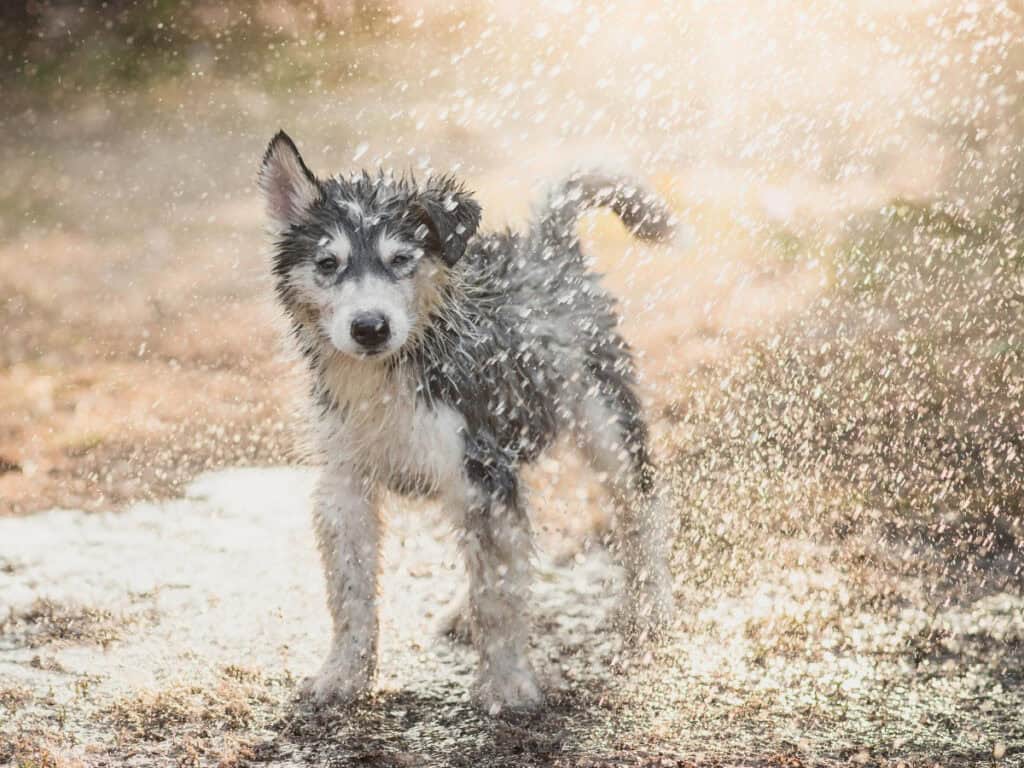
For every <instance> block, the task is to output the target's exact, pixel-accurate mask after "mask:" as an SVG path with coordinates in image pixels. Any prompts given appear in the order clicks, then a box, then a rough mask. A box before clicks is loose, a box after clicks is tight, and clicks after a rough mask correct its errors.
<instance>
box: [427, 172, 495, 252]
mask: <svg viewBox="0 0 1024 768" xmlns="http://www.w3.org/2000/svg"><path fill="white" fill-rule="evenodd" d="M413 211H414V212H415V213H416V215H417V216H418V218H419V220H420V223H421V224H422V225H423V226H425V227H426V229H427V236H426V246H427V251H428V252H433V253H436V254H437V255H439V256H440V257H441V260H442V261H443V262H444V263H445V264H447V265H448V266H449V267H450V266H452V265H453V264H455V263H456V262H457V261H458V260H459V259H461V258H462V256H463V254H465V252H466V245H467V244H468V243H469V240H470V238H471V237H473V235H474V234H475V233H476V229H477V227H478V226H480V205H479V204H478V203H477V201H476V200H474V199H473V195H472V194H470V193H469V192H467V191H466V189H465V188H464V187H463V186H462V185H461V184H460V183H459V182H457V181H456V180H455V179H453V178H452V177H450V176H443V177H441V178H438V179H431V180H430V181H428V182H427V184H426V186H425V187H424V188H423V189H422V190H421V191H420V192H418V193H417V194H416V197H415V198H414V199H413Z"/></svg>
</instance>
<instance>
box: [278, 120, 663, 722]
mask: <svg viewBox="0 0 1024 768" xmlns="http://www.w3.org/2000/svg"><path fill="white" fill-rule="evenodd" d="M259 186H260V189H261V190H262V193H263V196H264V199H265V202H266V208H267V212H268V214H269V218H270V222H271V225H272V228H273V232H274V235H275V238H276V242H275V247H274V252H273V275H274V279H275V287H276V293H277V298H278V299H279V301H280V303H281V306H282V307H283V308H284V310H285V312H286V314H287V316H288V318H289V320H290V324H291V332H292V336H293V339H294V343H295V345H296V346H297V349H298V351H299V353H301V356H302V358H303V359H304V360H305V361H306V364H307V365H308V369H309V373H310V382H311V393H312V399H313V404H314V406H315V419H314V421H315V424H314V433H315V441H316V443H317V449H318V451H319V453H320V454H321V455H322V458H323V461H324V467H323V471H322V474H321V476H320V480H319V484H318V486H317V490H316V494H315V510H314V516H315V528H316V535H317V540H318V542H319V549H320V554H321V557H322V560H323V566H324V573H325V576H326V579H327V595H328V607H329V609H330V614H331V618H332V620H333V640H332V643H331V648H330V652H329V653H328V656H327V659H326V661H325V662H324V664H323V667H322V669H321V670H320V672H319V674H318V675H317V676H316V677H315V678H312V680H311V681H310V682H309V683H308V686H307V693H308V694H309V695H310V696H311V697H312V698H313V699H314V700H315V702H317V703H319V704H326V703H338V702H346V701H349V700H350V699H352V698H353V697H355V696H357V695H358V694H360V693H361V692H363V691H365V690H366V689H367V688H368V687H369V686H370V685H371V683H372V679H373V675H374V672H375V668H376V659H377V632H378V624H377V611H376V607H375V602H376V595H377V571H378V567H379V563H378V557H379V555H378V549H379V541H380V533H381V525H380V519H379V516H380V500H381V496H382V493H383V492H384V491H387V490H390V491H393V492H397V493H400V494H407V495H415V496H420V497H427V498H434V499H438V500H440V501H441V503H442V504H443V506H444V508H445V509H446V510H447V511H448V512H449V513H450V515H451V519H452V521H453V524H454V525H455V528H456V530H457V531H458V532H459V544H460V546H461V550H462V553H463V554H464V556H465V562H466V569H467V571H468V575H469V589H468V601H467V603H468V604H467V607H466V610H467V611H468V619H469V624H470V626H471V628H472V632H471V635H472V637H473V639H474V644H475V646H476V648H477V650H478V652H479V656H480V666H479V675H478V680H477V687H476V696H477V699H478V701H479V703H480V704H481V705H482V706H483V708H484V709H485V710H487V711H488V712H490V713H491V714H496V713H497V712H498V711H500V710H502V709H505V708H512V709H517V708H529V707H534V706H537V705H538V704H540V703H541V702H542V693H541V689H540V687H539V685H538V683H537V678H536V675H535V673H534V670H533V667H532V666H531V664H530V660H529V656H528V653H527V648H528V620H527V599H528V592H529V577H530V555H531V541H530V532H529V526H528V521H527V515H526V511H525V509H524V506H523V494H522V491H521V483H520V479H519V474H520V469H521V468H522V467H523V466H524V465H525V464H528V463H529V462H532V461H534V460H536V459H537V457H538V456H539V455H540V454H541V452H542V451H543V450H544V449H545V448H546V447H548V446H549V445H551V443H552V442H553V441H554V440H555V439H556V438H557V437H558V436H559V435H561V434H563V433H566V434H569V435H571V436H572V437H573V438H574V440H575V442H576V443H577V445H579V447H580V448H581V449H582V451H583V453H584V455H585V456H586V458H587V459H588V461H589V463H590V464H591V465H592V466H593V468H594V469H595V470H596V471H597V472H598V473H599V474H600V476H601V477H602V478H604V482H605V483H606V484H607V487H608V489H609V491H610V493H611V496H612V498H613V499H614V500H615V504H616V526H615V530H616V535H617V539H618V540H617V547H616V549H617V552H618V556H619V557H620V559H621V561H622V565H623V566H624V570H625V573H626V582H627V590H628V594H627V596H626V599H625V601H624V606H625V608H624V611H623V614H624V616H625V622H626V624H627V625H628V627H629V628H630V629H631V630H632V631H633V632H643V631H645V630H648V629H653V628H657V627H659V626H662V625H664V624H665V623H666V622H667V621H668V619H669V615H670V610H671V605H672V593H671V577H670V574H669V569H668V559H669V549H670V543H669V536H668V535H667V533H666V527H665V523H666V521H665V520H664V519H663V515H662V511H663V505H662V503H661V496H660V494H659V493H658V491H657V488H656V483H655V479H656V478H655V471H654V468H653V465H652V463H651V458H650V455H649V453H648V445H647V442H648V441H647V429H646V426H645V423H644V419H643V416H642V414H641V407H640V402H639V400H638V397H637V394H636V391H635V373H634V363H633V359H632V355H631V352H630V348H629V346H628V345H627V344H626V342H625V341H624V340H623V338H622V337H621V336H620V335H619V333H618V331H617V330H616V326H617V324H618V318H617V317H616V313H615V302H614V300H613V299H612V298H611V297H610V296H609V295H608V294H606V293H605V291H604V290H603V289H602V288H601V286H600V284H599V282H598V277H597V275H595V274H593V273H591V272H588V271H587V268H586V260H585V257H584V254H583V253H582V251H581V249H580V242H579V238H578V235H577V232H576V224H577V218H578V216H579V215H580V213H581V212H583V211H585V210H587V209H589V208H595V207H602V206H604V207H609V208H610V209H611V210H613V211H614V212H615V213H616V214H617V215H618V216H619V218H620V219H621V220H622V222H623V223H624V224H625V225H626V226H627V227H628V228H629V229H630V230H631V231H632V232H633V233H634V234H635V235H636V236H638V237H640V238H642V239H645V240H651V241H661V240H665V239H667V238H668V237H669V236H670V235H671V232H672V218H671V216H670V214H669V211H668V210H667V209H666V207H665V206H664V205H663V204H662V203H661V202H660V201H659V200H657V199H656V198H655V197H653V196H652V195H650V194H648V193H646V192H644V191H642V190H641V189H640V188H639V187H638V186H637V185H635V184H632V183H629V182H628V181H626V180H623V179H618V178H610V177H606V176H602V175H599V174H577V175H573V176H571V177H569V178H568V179H567V180H565V181H564V182H563V183H561V184H560V185H558V186H556V187H555V188H554V189H553V190H552V191H551V193H550V194H549V195H548V197H547V199H546V201H545V202H544V204H543V205H542V206H541V207H540V208H539V210H538V211H537V212H536V214H535V216H534V218H533V221H532V224H531V225H530V227H529V229H528V230H527V231H526V232H525V233H523V234H516V233H512V232H508V231H506V232H496V233H487V234H482V233H478V231H477V227H478V224H479V222H480V206H479V204H478V203H477V202H476V200H474V199H473V196H472V195H471V193H470V192H468V191H467V190H466V189H465V187H464V186H462V185H461V184H460V183H459V182H457V181H456V180H455V179H453V178H451V177H448V176H442V177H433V178H428V179H426V180H424V181H422V182H421V183H417V182H416V181H415V180H413V179H411V178H393V177H390V176H386V175H384V174H380V175H377V176H370V175H367V174H366V173H365V172H364V173H362V174H361V175H355V176H350V177H344V176H337V177H333V178H325V179H320V178H318V177H317V176H315V175H314V174H313V172H312V171H310V169H309V168H308V167H307V166H306V164H305V162H303V159H302V157H301V156H300V154H299V152H298V150H297V148H296V146H295V144H294V143H293V142H292V140H291V139H290V138H289V137H288V136H287V135H286V134H285V133H283V132H281V133H278V134H277V135H276V136H275V137H274V138H273V140H272V141H271V142H270V145H269V146H268V147H267V150H266V154H265V155H264V157H263V161H262V163H261V165H260V170H259Z"/></svg>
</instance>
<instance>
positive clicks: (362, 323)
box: [352, 312, 391, 350]
mask: <svg viewBox="0 0 1024 768" xmlns="http://www.w3.org/2000/svg"><path fill="white" fill-rule="evenodd" d="M352 338H353V339H355V341H356V343H357V344H360V345H361V346H363V347H366V349H368V350H372V349H375V348H376V347H380V346H383V345H384V344H385V343H386V342H387V340H388V339H389V338H391V328H390V327H389V326H388V318H387V316H386V315H384V314H383V313H381V312H363V313H361V314H358V315H356V316H355V317H354V318H353V319H352Z"/></svg>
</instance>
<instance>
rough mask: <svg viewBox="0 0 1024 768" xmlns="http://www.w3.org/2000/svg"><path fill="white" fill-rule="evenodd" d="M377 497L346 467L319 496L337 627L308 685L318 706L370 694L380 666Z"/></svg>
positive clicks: (318, 524)
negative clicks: (378, 642)
mask: <svg viewBox="0 0 1024 768" xmlns="http://www.w3.org/2000/svg"><path fill="white" fill-rule="evenodd" d="M375 502H376V493H375V492H374V489H373V488H371V487H370V486H369V485H368V484H366V483H365V482H364V481H363V480H362V479H361V477H360V476H359V475H358V474H356V473H354V472H352V471H351V470H350V469H349V468H348V467H346V466H336V465H335V466H331V465H328V467H326V468H325V469H324V473H323V475H322V476H321V478H320V482H319V484H318V487H317V490H316V498H315V502H314V503H315V507H314V518H315V526H314V527H315V530H316V538H317V545H318V547H319V549H320V557H321V560H322V561H323V567H324V575H325V576H326V579H327V605H328V608H329V609H330V614H331V622H332V625H333V638H332V640H331V647H330V651H329V652H328V655H327V659H326V661H324V663H323V666H322V667H321V669H320V672H319V673H318V674H317V675H316V676H315V677H313V678H311V679H310V680H309V681H308V682H307V683H306V685H305V691H304V692H305V694H306V695H308V696H310V697H311V698H312V699H313V700H314V701H315V702H316V703H317V704H334V703H344V702H347V701H350V700H351V699H353V698H355V697H356V696H358V695H359V694H360V693H362V692H363V691H364V690H366V689H367V688H368V687H369V686H370V683H371V682H372V680H373V675H374V672H375V671H376V666H377V631H378V625H377V606H376V600H377V566H378V551H379V538H380V523H379V518H378V512H377V508H376V503H375Z"/></svg>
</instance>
